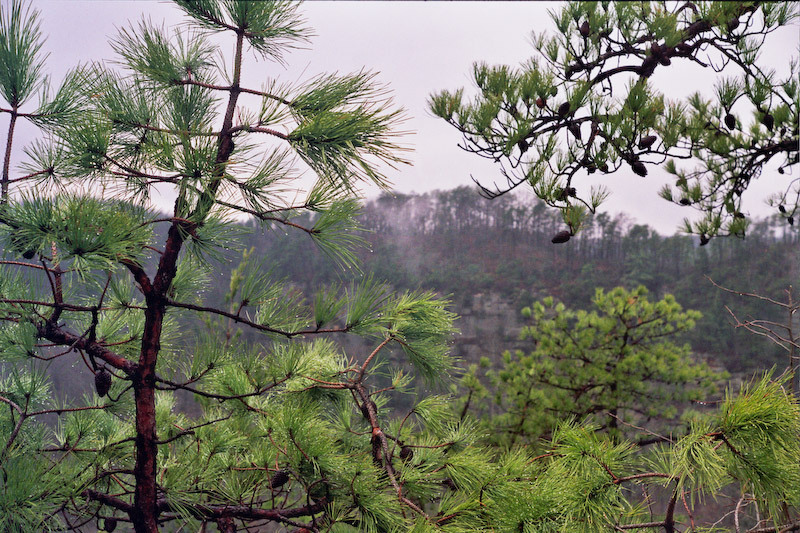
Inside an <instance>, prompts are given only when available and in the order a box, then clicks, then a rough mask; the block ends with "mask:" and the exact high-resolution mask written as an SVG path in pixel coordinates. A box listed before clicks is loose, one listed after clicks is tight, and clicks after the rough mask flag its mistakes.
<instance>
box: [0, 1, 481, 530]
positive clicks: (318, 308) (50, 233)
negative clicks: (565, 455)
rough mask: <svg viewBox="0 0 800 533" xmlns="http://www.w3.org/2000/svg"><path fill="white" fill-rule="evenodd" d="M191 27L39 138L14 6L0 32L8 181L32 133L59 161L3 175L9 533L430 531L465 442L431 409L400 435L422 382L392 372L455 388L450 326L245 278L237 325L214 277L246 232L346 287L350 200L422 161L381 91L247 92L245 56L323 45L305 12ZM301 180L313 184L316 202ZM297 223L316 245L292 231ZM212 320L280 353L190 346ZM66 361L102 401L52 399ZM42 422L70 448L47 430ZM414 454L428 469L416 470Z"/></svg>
mask: <svg viewBox="0 0 800 533" xmlns="http://www.w3.org/2000/svg"><path fill="white" fill-rule="evenodd" d="M178 5H179V6H180V7H181V8H182V9H183V10H184V11H185V12H186V15H187V16H188V19H189V25H190V28H191V29H186V30H182V31H178V32H177V33H174V34H170V33H168V32H167V31H166V30H165V29H164V28H162V27H159V26H157V25H156V24H154V23H152V22H150V21H147V20H143V21H142V22H140V23H139V24H134V25H131V26H130V27H127V28H124V29H122V30H121V32H120V34H119V36H118V37H117V39H116V40H115V41H114V42H113V47H114V49H115V51H116V52H117V54H118V55H119V63H120V66H121V68H120V69H119V70H112V69H109V68H105V67H104V66H102V65H91V66H89V67H86V68H83V69H80V70H76V71H74V72H72V73H71V74H70V75H69V77H68V78H67V81H66V82H65V84H64V86H63V87H62V89H61V90H59V92H58V93H57V94H56V95H55V97H54V98H52V99H50V98H48V95H47V91H44V93H43V96H42V98H41V101H40V103H39V106H38V108H36V109H35V110H33V111H32V112H30V113H27V112H26V113H23V112H22V111H20V107H21V106H22V105H24V104H26V103H27V102H28V101H29V100H30V99H31V98H32V96H33V95H34V94H35V92H36V90H37V89H38V88H40V87H44V86H45V81H44V78H43V77H42V72H43V69H44V65H43V61H42V58H41V56H40V53H39V52H40V49H41V43H42V37H41V34H40V32H39V28H38V24H37V13H36V12H35V11H32V10H30V9H27V10H26V9H25V8H24V6H23V5H22V4H21V3H20V2H18V1H14V2H12V3H11V5H10V6H9V7H8V9H7V10H6V9H4V10H3V14H2V24H0V26H2V35H0V36H1V37H2V47H3V48H2V50H0V59H1V60H2V62H3V68H2V69H0V71H1V72H2V77H0V86H1V87H2V94H3V97H4V98H5V99H6V101H7V103H8V105H9V107H10V108H9V109H4V110H3V111H5V112H7V113H9V114H10V116H11V125H10V134H9V137H8V147H9V149H8V150H7V151H6V154H5V160H4V169H5V170H8V169H9V166H10V165H9V160H10V155H11V151H10V146H11V142H12V135H13V132H14V128H15V121H16V119H17V118H19V117H24V118H27V119H29V120H31V121H33V122H34V123H35V124H37V125H40V126H42V127H43V129H44V136H43V140H42V141H40V142H37V143H34V144H33V146H32V147H29V148H28V156H29V162H28V163H27V165H28V166H27V168H29V169H30V170H31V171H30V172H27V173H26V174H25V175H23V176H20V177H18V178H10V177H9V176H8V174H7V173H6V172H5V171H4V176H3V200H4V205H3V207H2V210H1V211H0V223H2V239H3V245H4V248H5V249H6V250H7V251H8V252H9V253H10V254H11V257H10V258H9V259H4V260H3V261H2V265H0V266H2V272H0V319H2V328H0V354H2V358H3V361H5V363H4V367H3V368H4V378H3V380H2V384H0V401H2V402H3V403H4V404H5V406H6V407H7V409H5V410H4V413H3V417H2V420H1V421H0V435H2V441H3V444H4V446H3V449H2V457H1V458H0V467H1V468H2V471H3V479H2V487H3V490H2V491H0V492H2V496H0V509H2V512H0V516H2V518H0V521H2V523H3V524H2V526H1V527H0V528H2V529H3V530H5V531H41V530H62V529H76V530H77V529H80V528H82V527H83V525H84V524H86V523H87V522H88V521H94V520H96V521H97V522H98V524H99V525H100V526H102V527H103V528H105V530H107V531H110V530H112V529H114V528H115V526H116V524H117V523H119V522H129V523H130V524H131V525H132V528H133V530H134V531H137V532H153V531H157V530H158V529H159V527H160V526H164V527H165V528H168V529H176V528H179V526H178V525H175V524H179V525H181V524H182V526H180V527H186V526H185V525H186V524H194V525H193V526H191V527H194V528H196V527H198V525H199V524H205V523H213V522H216V525H217V527H218V528H219V529H220V530H222V531H226V532H228V531H234V530H236V527H237V525H242V524H244V525H247V526H250V525H258V524H263V523H265V522H276V523H280V524H283V525H284V526H285V527H291V528H307V529H312V530H315V531H316V530H320V529H323V528H330V527H334V525H335V524H343V525H341V526H337V527H340V529H342V528H343V529H345V530H347V529H351V530H391V529H403V527H404V526H403V525H404V524H411V523H414V522H415V521H416V520H417V519H427V520H428V521H434V519H433V518H431V515H430V514H429V511H426V510H423V509H422V507H421V505H422V504H421V503H419V502H425V501H428V500H429V499H430V498H431V497H432V496H433V495H435V494H436V493H437V491H439V490H440V488H441V487H442V485H441V483H440V482H439V481H441V479H444V478H445V477H446V475H451V476H452V475H453V474H446V472H445V469H444V468H443V462H444V460H445V456H444V453H445V452H446V451H447V452H450V454H451V455H449V456H448V457H447V458H448V459H450V460H452V459H451V458H453V457H455V458H458V457H459V456H460V454H461V453H463V452H462V451H460V448H461V447H463V446H464V444H463V442H464V440H465V439H467V440H468V439H469V433H468V432H467V431H465V430H464V429H462V428H461V427H459V426H458V425H447V424H445V423H444V422H443V421H442V420H441V416H438V417H437V416H436V413H437V412H438V411H441V409H438V410H437V405H438V400H437V399H436V398H427V399H425V400H424V401H423V402H422V403H418V404H416V405H415V406H413V412H411V413H408V412H406V413H403V414H404V415H406V417H405V420H404V422H402V423H400V422H398V421H396V420H395V419H394V418H390V417H389V414H388V413H389V412H390V409H389V407H388V406H387V402H388V401H389V396H390V395H391V394H392V393H393V392H396V391H403V390H408V389H409V387H410V384H411V381H412V377H411V376H410V375H409V373H408V371H406V372H404V371H400V370H394V369H390V368H387V367H386V359H387V357H388V353H389V352H390V350H392V348H397V349H398V350H400V351H402V352H403V353H405V354H406V356H407V360H408V361H409V363H410V365H411V367H412V368H413V370H412V372H414V374H415V375H417V376H422V377H423V378H425V379H427V380H428V381H431V382H435V381H437V380H440V379H444V378H445V377H446V375H447V373H448V371H449V369H450V365H451V363H450V359H449V357H448V353H447V352H448V348H447V344H446V342H447V340H448V338H449V334H450V333H451V332H452V331H453V328H452V320H453V315H452V314H451V313H449V312H448V311H447V309H446V304H447V302H446V301H444V300H442V299H440V298H437V297H435V296H433V295H432V294H428V293H405V294H390V293H388V292H387V291H386V289H385V288H384V287H383V286H382V285H381V284H380V283H378V282H375V281H373V280H372V279H371V278H369V277H365V278H364V280H363V281H362V282H361V283H357V284H353V285H352V286H349V287H346V288H344V289H341V288H336V287H332V288H329V289H327V290H323V291H321V292H319V293H318V294H315V295H311V296H309V297H305V296H303V295H302V294H299V293H298V292H297V291H296V290H294V289H293V288H292V287H291V286H290V285H288V284H287V283H284V281H283V280H281V279H277V278H275V277H274V276H271V275H270V272H269V263H266V264H259V263H258V262H255V261H250V260H246V261H245V262H244V263H243V266H241V268H239V269H237V270H236V271H235V272H234V276H233V279H232V281H231V287H230V292H229V301H228V306H227V307H215V306H213V305H209V304H208V303H207V302H205V301H204V297H203V296H204V292H203V288H204V287H205V286H207V285H208V284H209V283H211V282H212V280H215V279H218V278H219V274H220V273H221V272H224V271H225V270H228V269H230V265H229V264H228V263H227V262H225V261H223V260H221V258H222V254H221V252H222V251H223V250H225V249H227V248H230V247H235V246H236V240H235V237H236V235H235V233H236V232H238V231H239V230H240V228H239V227H238V226H237V225H235V224H234V222H233V221H232V220H231V215H234V214H245V215H249V216H252V217H255V218H256V219H257V220H259V221H260V222H262V223H263V224H265V225H278V226H283V227H285V228H286V229H287V231H288V230H299V231H301V232H305V233H306V234H307V235H308V236H309V237H310V239H311V240H312V241H313V242H314V243H315V244H316V245H318V246H319V247H320V248H321V249H322V250H323V251H325V252H327V253H328V254H329V255H330V256H332V257H333V258H335V259H336V260H337V261H338V262H339V263H340V264H341V265H344V266H348V267H352V266H353V264H354V252H353V250H354V248H355V247H357V246H358V245H359V244H360V243H361V242H362V241H361V238H360V236H359V234H358V231H357V225H356V219H355V216H356V214H357V209H358V207H359V203H358V192H357V188H358V185H359V183H361V182H365V181H368V182H373V183H376V184H378V185H381V186H386V185H387V182H386V179H385V177H384V176H383V174H382V173H381V172H380V171H379V170H378V165H379V164H382V163H388V164H390V165H391V164H396V163H402V162H404V160H403V159H402V151H401V147H400V146H398V145H397V144H396V142H395V140H394V137H395V135H396V133H397V129H396V126H397V123H398V121H399V120H401V119H402V115H401V112H400V111H399V110H397V109H394V108H393V107H391V104H390V102H389V100H388V98H387V94H386V92H385V90H384V89H382V88H381V87H380V86H378V85H376V83H375V81H376V80H375V77H374V75H373V74H371V73H368V72H366V71H363V72H358V73H354V74H349V75H322V76H319V77H317V78H314V79H312V80H310V81H308V82H306V83H304V84H302V85H300V86H296V87H293V86H290V85H288V84H281V83H278V82H276V81H274V80H272V81H271V80H265V81H264V84H263V86H262V87H261V88H250V87H244V86H242V85H241V80H242V73H243V71H244V69H246V68H248V66H251V65H250V64H249V62H248V57H247V54H246V53H245V51H246V50H248V51H249V53H250V54H252V55H253V56H255V58H257V59H262V60H270V61H281V60H282V54H283V53H284V52H285V51H286V50H287V49H289V48H291V47H293V46H297V45H299V44H304V43H305V42H306V40H307V36H308V34H309V32H308V30H307V28H306V27H305V25H304V22H303V21H302V19H301V17H300V15H299V13H298V5H297V4H294V3H291V2H249V1H224V2H208V1H179V2H178ZM212 35H219V41H218V40H212V39H211V36H212ZM223 37H228V38H229V39H228V40H227V41H225V42H224V45H223V44H218V43H221V42H222V39H223ZM229 46H230V47H231V48H232V50H233V54H232V56H230V57H229V58H228V59H227V60H224V61H220V60H219V58H221V57H224V51H225V50H226V49H227V47H229ZM76 94H79V95H81V97H80V98H78V97H74V95H76ZM269 146H273V148H267V149H266V150H265V147H269ZM295 156H299V158H300V159H302V161H304V162H305V164H307V165H308V166H309V167H311V169H312V170H313V171H314V172H315V173H316V174H317V176H318V181H317V183H316V184H315V185H314V186H313V187H312V188H311V190H310V191H308V192H307V194H306V195H305V197H303V196H301V192H302V191H300V190H299V189H298V185H297V183H296V180H297V178H298V174H299V172H297V169H296V168H295V167H294V166H293V159H295ZM12 184H13V185H15V186H16V187H15V189H14V191H13V192H14V194H11V192H12V191H9V185H12ZM157 186H159V187H170V188H172V189H173V190H174V192H175V195H176V200H175V204H174V209H173V211H172V212H171V213H169V214H166V215H164V214H160V213H156V212H154V211H152V210H151V209H148V208H147V201H148V199H149V198H150V196H151V194H152V193H153V190H154V187H157ZM287 190H288V191H289V194H286V191H287ZM96 192H103V193H104V194H103V195H102V196H99V195H97V194H92V193H96ZM298 198H299V199H298ZM304 212H309V213H311V215H312V216H311V217H310V218H307V219H306V220H309V221H310V223H309V225H307V226H303V225H301V224H299V223H298V222H297V220H298V218H297V217H296V216H297V215H299V214H302V213H304ZM156 226H158V227H159V229H162V230H163V231H161V232H160V234H161V235H164V237H163V241H162V242H161V243H157V242H156V241H155V239H156V235H157V233H156V232H154V227H156ZM198 316H199V317H203V316H207V317H218V318H222V319H224V320H225V321H227V322H228V323H229V324H232V325H233V326H235V327H241V328H246V329H250V330H253V331H257V332H259V333H261V334H262V337H261V339H260V341H259V342H249V341H246V340H244V339H245V337H244V336H237V335H236V334H234V333H232V332H231V331H225V330H224V329H222V328H214V329H213V330H212V331H210V332H208V333H201V334H194V330H193V329H187V328H191V324H193V323H194V324H196V323H197V317H198ZM212 323H215V322H214V321H213V320H212ZM221 332H224V334H220V333H221ZM332 334H354V335H360V336H363V337H366V338H368V339H370V340H371V341H372V342H373V343H374V346H373V348H374V349H373V351H372V352H371V353H370V352H368V353H355V354H354V353H350V354H344V353H342V352H341V350H340V349H339V348H338V347H337V346H336V345H335V344H334V343H333V342H332V341H331V340H330V339H329V338H328V337H330V336H331V335H332ZM248 338H249V337H248ZM315 339H316V340H315ZM60 358H71V359H72V360H73V364H78V365H85V366H86V368H87V370H88V372H86V376H87V377H86V380H87V381H89V382H93V384H94V394H90V395H86V396H84V397H81V395H80V394H77V393H76V394H72V395H70V396H69V397H68V398H58V399H56V398H52V397H51V395H50V389H49V381H48V379H47V377H46V375H45V368H46V366H47V363H48V361H51V360H54V359H60ZM74 388H75V389H76V390H80V388H81V387H80V384H78V383H75V384H74ZM178 392H185V393H188V394H189V396H190V397H191V398H192V400H193V402H194V404H195V405H199V412H198V413H197V414H196V415H189V414H187V410H185V409H178V408H177V407H176V401H177V398H178V396H177V393H178ZM194 410H195V411H197V409H194ZM46 415H56V416H57V418H58V420H57V423H56V426H55V427H48V426H46V425H44V424H43V423H41V422H40V420H41V419H43V418H45V417H46ZM429 418H430V422H431V424H432V425H431V426H430V428H429V429H427V430H424V431H420V430H421V429H422V428H423V427H428V424H427V423H426V420H428V419H429ZM412 430H413V435H412ZM417 444H421V445H424V446H425V450H423V451H421V452H420V453H419V455H420V456H422V457H424V458H425V460H424V461H423V466H421V467H419V468H417V467H416V466H414V467H411V466H404V465H406V464H407V462H404V461H402V460H401V459H400V457H403V458H404V459H406V458H407V456H408V455H409V454H410V453H411V450H413V449H414V446H415V445H417ZM465 461H467V460H465ZM437 463H439V467H442V468H439V467H437V466H436V465H437ZM408 464H409V465H410V463H408ZM411 471H414V472H417V473H416V474H414V473H412V472H411ZM345 495H346V496H345ZM446 505H452V503H448V504H445V506H446Z"/></svg>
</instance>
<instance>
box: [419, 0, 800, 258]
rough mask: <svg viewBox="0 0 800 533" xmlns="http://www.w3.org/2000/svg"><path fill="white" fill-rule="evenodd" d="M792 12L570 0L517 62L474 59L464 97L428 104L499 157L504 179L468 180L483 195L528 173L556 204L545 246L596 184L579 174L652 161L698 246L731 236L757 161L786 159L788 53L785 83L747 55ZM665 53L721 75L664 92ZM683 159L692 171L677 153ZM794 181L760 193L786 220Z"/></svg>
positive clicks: (790, 6)
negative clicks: (697, 89)
mask: <svg viewBox="0 0 800 533" xmlns="http://www.w3.org/2000/svg"><path fill="white" fill-rule="evenodd" d="M797 16H798V5H797V3H796V2H698V3H693V2H675V3H666V4H665V3H661V2H570V3H569V4H567V5H565V6H563V7H560V8H559V9H558V10H557V11H556V12H554V13H553V21H554V22H555V26H556V30H557V31H556V32H555V34H553V35H548V34H546V32H542V33H539V34H534V37H533V45H534V48H535V49H536V54H535V56H534V57H532V58H531V59H530V60H529V61H528V62H526V63H525V64H523V65H522V66H521V67H520V68H512V67H508V66H489V65H486V64H483V63H481V64H476V65H475V67H474V72H473V77H474V81H475V83H476V85H477V88H478V90H479V92H478V94H477V95H476V96H475V98H474V99H473V100H472V101H469V102H467V101H465V100H466V99H465V98H464V92H463V90H458V91H455V92H449V91H442V92H440V93H438V94H435V95H434V96H432V97H431V101H430V106H431V109H432V110H433V112H434V113H435V114H436V115H437V116H439V117H441V118H443V119H445V120H446V121H448V122H449V123H450V124H451V125H452V126H454V127H455V128H456V129H457V130H458V131H459V132H460V133H461V134H462V135H463V138H464V146H465V148H466V150H468V151H469V152H472V153H475V154H478V155H480V156H483V157H486V158H490V159H493V160H495V161H498V162H500V163H501V165H502V174H503V176H504V177H505V178H506V180H507V182H506V183H504V184H502V185H500V186H497V185H495V186H494V187H488V186H481V191H482V193H483V194H484V195H485V196H487V197H489V198H494V197H497V196H499V195H502V194H504V193H506V192H508V191H510V190H512V189H514V188H516V187H518V186H520V185H522V184H526V183H527V184H529V185H530V186H531V187H532V188H533V191H534V192H535V193H536V195H537V196H538V197H539V198H541V199H542V200H544V201H545V202H546V203H547V204H548V205H550V206H552V207H554V208H556V209H559V210H560V211H561V214H562V216H563V219H564V222H565V223H566V226H567V229H564V230H562V231H561V232H559V233H558V234H557V235H556V236H555V237H554V240H553V242H566V241H567V240H568V239H569V238H570V237H571V236H572V235H574V234H575V233H577V232H578V230H579V229H580V227H581V225H582V223H583V221H584V219H585V217H586V215H587V213H594V212H595V210H596V209H597V207H598V206H599V205H600V204H601V202H602V201H603V199H604V198H605V197H606V196H607V194H608V192H607V190H606V189H605V188H604V187H602V186H595V185H591V186H590V185H589V184H586V178H585V176H586V175H591V174H595V173H597V172H599V173H603V174H610V173H614V172H617V171H621V172H626V173H628V172H632V173H633V174H637V175H639V176H646V175H647V174H648V172H649V170H648V167H650V166H651V165H662V164H665V167H664V168H665V169H666V170H667V171H668V172H669V173H671V174H674V176H675V182H674V187H666V188H665V189H664V190H663V191H662V196H663V197H664V198H666V199H667V200H670V201H672V202H675V203H676V204H679V205H686V206H693V207H694V208H696V209H698V210H699V211H700V212H702V213H703V214H704V216H703V218H701V219H700V220H698V221H696V222H689V221H688V220H687V221H685V222H684V227H683V229H684V230H685V231H687V232H694V233H697V234H699V235H700V242H701V244H705V243H706V242H708V239H709V238H710V237H711V236H713V235H718V234H732V235H740V236H741V235H744V233H745V229H746V227H747V222H748V221H747V218H746V216H745V214H744V213H743V212H742V207H741V206H742V195H743V194H744V193H745V191H746V190H747V188H748V187H749V186H750V184H751V183H752V182H753V181H755V180H757V179H759V178H760V177H762V176H761V174H762V170H763V169H764V168H765V166H766V165H767V164H768V163H770V162H777V164H778V165H779V166H778V172H779V173H780V174H784V173H785V172H786V170H787V169H790V168H792V167H793V166H794V165H796V164H797V162H798V102H800V92H798V84H797V77H798V72H797V57H796V56H795V57H793V58H791V59H790V58H788V57H787V63H788V64H790V67H791V68H790V73H789V75H788V77H786V78H784V79H779V78H778V77H777V74H776V73H775V72H774V71H772V70H770V69H767V68H765V67H764V66H762V65H761V64H760V63H759V57H758V54H759V48H760V47H761V45H762V44H763V43H764V41H765V40H766V39H767V38H768V37H769V36H770V34H772V33H773V32H775V31H776V30H777V29H779V28H780V27H782V26H787V25H789V24H792V23H793V22H794V21H795V20H796V19H797ZM678 62H684V63H687V62H691V63H694V64H695V65H700V66H702V67H704V68H708V69H711V68H714V69H715V70H716V71H724V73H725V76H724V77H722V76H721V77H720V78H719V79H718V82H717V83H716V85H715V86H714V93H713V96H712V95H702V94H700V93H695V94H693V95H692V96H690V97H689V98H687V99H685V100H673V99H670V98H669V95H665V94H662V92H660V91H659V89H658V87H657V86H655V85H654V84H653V83H652V82H651V79H650V78H651V76H652V75H653V74H654V73H655V72H659V73H660V72H661V71H662V70H666V69H669V68H670V65H673V64H677V63H678ZM709 96H711V98H709ZM686 159H689V160H691V161H690V163H689V165H691V163H692V162H693V163H694V167H691V166H689V165H685V164H678V163H676V161H681V160H686ZM765 174H766V173H765ZM588 180H589V181H592V178H589V179H588ZM798 191H800V189H798V182H797V180H796V179H794V180H792V182H791V184H790V185H789V187H788V188H787V189H786V190H783V191H780V192H778V193H776V194H775V196H774V198H773V200H772V203H773V206H774V207H775V208H776V209H777V210H778V211H779V213H780V215H781V216H782V217H783V218H784V219H785V220H786V222H787V223H788V224H790V225H791V224H793V223H794V219H795V217H797V216H798V213H799V212H800V203H798Z"/></svg>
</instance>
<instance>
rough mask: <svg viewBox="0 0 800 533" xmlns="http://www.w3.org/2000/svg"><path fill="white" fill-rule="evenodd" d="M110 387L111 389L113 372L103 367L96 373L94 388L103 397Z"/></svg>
mask: <svg viewBox="0 0 800 533" xmlns="http://www.w3.org/2000/svg"><path fill="white" fill-rule="evenodd" d="M109 389H111V374H110V373H109V372H108V370H106V369H105V368H101V369H100V371H99V372H97V373H96V374H95V375H94V390H95V391H97V395H98V396H100V397H101V398H102V397H103V396H105V395H106V394H108V391H109Z"/></svg>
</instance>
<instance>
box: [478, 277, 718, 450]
mask: <svg viewBox="0 0 800 533" xmlns="http://www.w3.org/2000/svg"><path fill="white" fill-rule="evenodd" d="M592 306H593V310H592V311H590V312H587V311H583V310H577V311H573V310H570V309H567V308H566V307H565V306H564V305H563V304H561V303H556V302H555V300H554V299H553V298H545V299H544V300H542V301H540V302H536V303H534V304H533V306H531V307H525V308H524V309H523V310H522V315H523V316H524V317H525V319H526V321H527V324H526V325H525V326H524V327H523V328H522V331H521V333H520V339H521V340H523V341H530V342H531V343H532V344H533V349H532V350H531V351H530V352H529V353H527V354H526V353H524V352H523V351H521V350H520V351H517V352H516V353H514V354H512V353H510V352H506V353H505V354H503V366H502V367H501V368H500V369H498V370H494V371H490V372H489V376H490V379H491V390H492V393H493V396H494V402H495V403H496V404H497V405H498V407H499V408H500V411H501V414H500V415H499V416H494V417H492V419H491V422H489V423H488V427H487V429H488V430H489V434H490V435H491V439H492V441H493V442H496V443H499V444H503V445H513V444H516V443H520V442H526V443H534V442H536V441H537V440H538V439H539V438H540V437H541V436H543V435H549V434H551V432H552V431H553V430H554V429H555V427H556V426H557V425H558V424H559V423H560V422H561V421H563V420H567V419H573V418H574V419H577V420H579V421H583V420H591V421H593V422H594V423H596V424H598V427H599V428H600V429H602V430H605V431H607V432H609V433H610V434H611V435H612V436H613V437H620V436H622V435H628V434H630V433H631V431H630V429H631V428H632V427H637V424H638V425H642V424H643V423H646V422H648V421H650V420H651V419H655V420H661V421H664V420H672V421H675V420H676V419H677V417H678V414H679V413H678V406H680V405H685V403H686V402H687V401H689V400H698V399H702V398H707V397H708V396H709V395H710V394H711V393H713V392H714V390H715V388H716V384H717V383H718V382H719V380H721V379H722V378H724V377H725V374H724V373H719V372H714V371H712V370H711V369H710V368H709V367H708V366H707V365H705V364H702V363H698V362H695V361H694V360H693V359H692V357H691V355H690V351H689V347H688V346H687V345H678V344H675V343H674V342H672V341H671V340H670V337H675V336H677V335H679V334H681V333H682V332H684V331H686V330H689V329H691V328H693V327H694V323H695V320H696V319H697V318H699V316H700V314H699V313H697V312H696V311H683V309H682V308H681V306H680V304H678V303H677V302H676V301H675V298H674V297H672V296H671V295H666V296H665V297H664V298H662V299H661V300H659V301H657V302H650V301H649V300H648V299H647V290H646V289H645V288H644V287H641V286H640V287H638V288H636V289H634V290H631V291H627V290H625V289H623V288H621V287H617V288H615V289H613V290H611V291H608V292H605V291H603V290H602V289H597V291H596V292H595V296H594V298H593V300H592ZM473 374H474V372H473ZM471 380H474V377H470V378H469V380H468V381H471ZM467 386H468V387H469V384H468V383H467ZM472 389H476V386H475V385H474V384H473V385H472ZM631 424H633V426H631Z"/></svg>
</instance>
